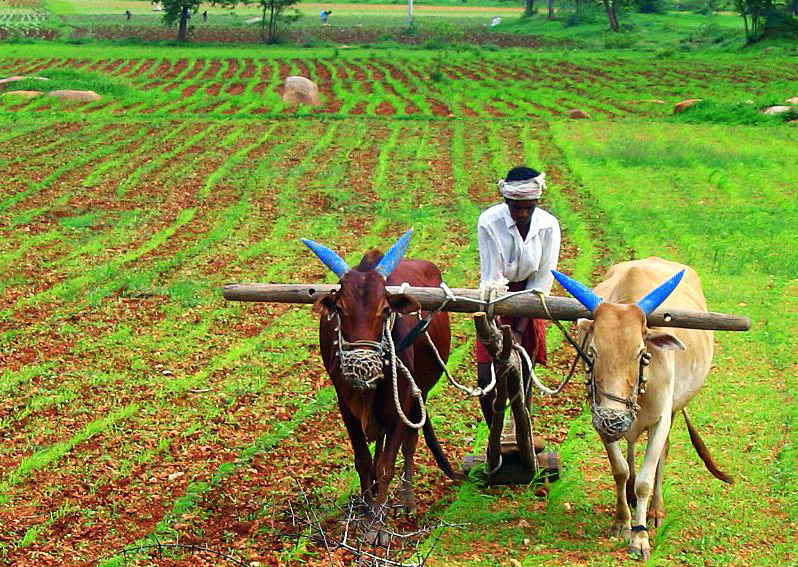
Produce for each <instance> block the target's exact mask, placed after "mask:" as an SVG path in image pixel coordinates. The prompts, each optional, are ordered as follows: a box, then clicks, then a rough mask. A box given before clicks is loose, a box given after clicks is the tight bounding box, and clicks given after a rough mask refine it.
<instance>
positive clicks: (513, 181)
mask: <svg viewBox="0 0 798 567" xmlns="http://www.w3.org/2000/svg"><path fill="white" fill-rule="evenodd" d="M545 178H546V174H545V173H540V172H538V171H535V170H534V169H531V168H528V167H514V168H513V169H511V170H510V171H509V173H508V174H507V177H505V178H504V179H503V180H501V181H499V192H500V193H501V195H502V197H504V203H501V204H499V205H493V206H492V207H490V208H488V209H487V210H485V211H484V212H483V213H482V214H481V215H479V220H478V221H477V242H478V245H479V267H480V286H483V285H486V284H490V283H492V282H505V283H508V286H509V290H510V291H511V292H513V291H522V290H538V291H541V292H543V293H544V294H546V295H548V294H549V292H550V291H551V285H552V282H553V279H554V277H553V276H552V273H551V270H553V269H555V268H556V267H557V259H558V257H559V254H560V223H559V222H558V221H557V219H556V217H554V216H553V215H552V214H551V213H548V212H546V211H544V210H543V209H540V208H538V203H539V202H540V197H541V195H542V193H543V190H544V189H545V188H546V181H545ZM500 321H501V324H503V325H510V328H511V329H512V330H513V338H514V339H515V342H516V343H518V344H519V345H521V346H522V347H523V348H524V350H526V352H527V354H529V358H530V359H531V360H532V362H533V364H534V363H536V362H538V363H540V364H545V363H546V329H545V326H544V322H543V320H542V319H530V318H527V317H500ZM476 354H477V380H478V382H479V385H480V386H481V387H483V388H484V387H485V386H487V385H488V384H489V383H490V381H491V359H490V356H489V355H488V351H487V350H486V349H485V347H484V346H483V345H482V343H481V342H480V341H477V344H476ZM495 396H496V394H495V391H491V392H490V393H488V394H487V395H486V396H483V397H482V398H481V399H480V403H481V405H482V413H483V414H484V416H485V421H486V422H487V424H488V426H490V423H491V421H492V419H493V400H494V398H495Z"/></svg>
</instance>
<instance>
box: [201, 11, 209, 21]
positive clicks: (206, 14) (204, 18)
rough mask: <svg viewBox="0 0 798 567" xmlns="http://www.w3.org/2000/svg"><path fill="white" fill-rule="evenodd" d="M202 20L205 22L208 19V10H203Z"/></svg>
mask: <svg viewBox="0 0 798 567" xmlns="http://www.w3.org/2000/svg"><path fill="white" fill-rule="evenodd" d="M202 21H203V22H207V21H208V10H205V11H204V12H203V13H202Z"/></svg>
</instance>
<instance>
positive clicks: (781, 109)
mask: <svg viewBox="0 0 798 567" xmlns="http://www.w3.org/2000/svg"><path fill="white" fill-rule="evenodd" d="M793 108H794V107H792V106H768V107H767V108H766V109H765V110H763V111H762V114H784V113H785V112H789V111H790V110H792V109H793Z"/></svg>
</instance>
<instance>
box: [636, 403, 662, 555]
mask: <svg viewBox="0 0 798 567" xmlns="http://www.w3.org/2000/svg"><path fill="white" fill-rule="evenodd" d="M670 429H671V411H670V408H665V411H663V412H662V418H660V420H659V422H657V423H656V424H655V425H654V426H652V427H651V429H649V431H648V445H647V446H646V456H645V458H644V459H643V464H642V465H641V467H640V472H639V473H638V475H637V480H636V481H635V495H636V496H637V508H636V509H635V522H634V525H633V526H632V539H631V541H630V543H629V553H630V554H632V555H641V556H642V557H643V559H648V558H649V557H650V556H651V546H650V545H649V542H648V530H647V528H646V514H647V512H648V501H649V499H650V497H651V489H652V488H653V486H654V476H655V473H656V470H657V466H658V465H659V460H660V457H661V456H662V452H663V449H664V448H665V443H666V441H667V440H668V435H669V434H670Z"/></svg>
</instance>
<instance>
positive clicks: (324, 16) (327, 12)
mask: <svg viewBox="0 0 798 567" xmlns="http://www.w3.org/2000/svg"><path fill="white" fill-rule="evenodd" d="M330 14H332V10H322V11H321V25H323V26H326V25H327V19H328V18H329V17H330Z"/></svg>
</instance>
